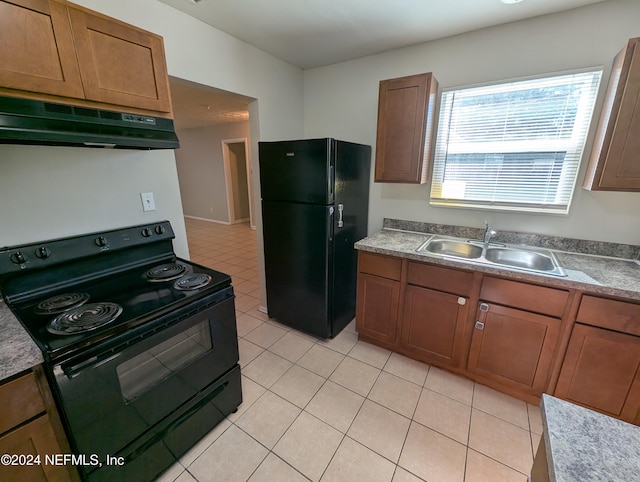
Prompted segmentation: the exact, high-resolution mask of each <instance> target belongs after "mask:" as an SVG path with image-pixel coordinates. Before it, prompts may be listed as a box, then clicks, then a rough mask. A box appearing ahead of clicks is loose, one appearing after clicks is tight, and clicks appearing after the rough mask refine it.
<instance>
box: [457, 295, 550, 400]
mask: <svg viewBox="0 0 640 482" xmlns="http://www.w3.org/2000/svg"><path fill="white" fill-rule="evenodd" d="M476 319H477V321H476V323H475V326H474V330H473V337H472V339H471V348H470V350H469V360H468V365H467V369H468V370H469V371H470V372H472V373H477V374H479V375H482V376H484V377H487V378H489V379H491V380H495V381H497V382H499V383H504V384H507V385H510V386H512V387H513V386H515V387H519V388H521V389H522V390H524V391H525V392H528V393H531V394H536V395H541V394H542V392H543V391H544V389H545V388H546V386H547V382H548V377H549V374H550V370H551V364H552V361H553V355H554V350H555V348H556V344H557V341H558V336H559V333H560V324H561V322H560V320H558V319H556V318H552V317H549V316H545V315H539V314H536V313H530V312H528V311H523V310H518V309H514V308H508V307H506V306H500V305H495V304H488V303H480V306H479V308H478V312H477V317H476Z"/></svg>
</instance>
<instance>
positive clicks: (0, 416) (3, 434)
mask: <svg viewBox="0 0 640 482" xmlns="http://www.w3.org/2000/svg"><path fill="white" fill-rule="evenodd" d="M0 407H2V410H1V411H0V454H8V455H9V456H14V457H15V462H16V463H15V464H4V463H3V465H2V466H0V480H3V481H4V480H7V481H14V480H15V481H20V482H54V481H55V482H70V481H72V480H73V481H77V480H78V473H77V472H76V471H75V469H73V468H71V467H70V466H69V467H67V466H65V465H57V464H54V463H47V461H46V456H47V455H49V456H52V455H57V454H65V453H70V449H69V446H68V443H67V441H66V438H65V436H64V432H63V429H62V426H61V424H60V420H59V417H58V415H57V412H56V411H55V406H54V405H53V399H52V396H51V393H50V392H49V389H48V387H47V386H46V380H45V378H44V374H43V373H42V370H40V369H35V370H34V371H32V372H28V373H26V374H24V375H22V376H20V377H17V378H14V379H12V380H10V381H8V382H6V383H4V384H2V385H0Z"/></svg>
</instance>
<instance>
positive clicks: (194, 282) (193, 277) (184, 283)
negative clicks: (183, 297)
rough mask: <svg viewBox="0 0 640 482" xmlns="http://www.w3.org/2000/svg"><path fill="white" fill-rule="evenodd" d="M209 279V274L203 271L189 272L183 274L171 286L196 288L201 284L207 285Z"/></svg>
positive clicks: (180, 288)
mask: <svg viewBox="0 0 640 482" xmlns="http://www.w3.org/2000/svg"><path fill="white" fill-rule="evenodd" d="M210 281H211V276H209V275H208V274H204V273H191V274H187V275H185V276H183V277H182V278H180V279H179V280H178V281H176V282H175V283H173V287H174V288H175V289H177V290H183V291H187V290H197V289H198V288H202V287H203V286H207V285H208V284H209V282H210Z"/></svg>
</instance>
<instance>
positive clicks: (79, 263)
mask: <svg viewBox="0 0 640 482" xmlns="http://www.w3.org/2000/svg"><path fill="white" fill-rule="evenodd" d="M172 238H173V231H172V230H171V226H170V225H169V223H168V222H163V223H159V224H157V225H155V226H153V225H152V226H134V227H131V228H123V229H119V230H113V231H108V232H105V233H93V234H90V235H83V236H78V237H75V238H66V239H64V240H53V241H48V242H43V243H36V244H33V245H25V246H20V247H14V248H6V249H4V250H0V287H1V289H2V294H3V296H4V297H5V300H6V301H7V304H8V306H9V307H10V308H11V309H12V311H13V313H14V314H15V315H16V317H17V318H18V319H19V320H20V322H21V323H22V325H23V326H24V327H25V329H26V330H27V331H28V332H29V334H30V335H31V336H32V338H33V339H34V340H35V341H36V343H37V344H38V345H39V346H40V348H41V349H42V351H43V354H44V356H45V358H47V359H50V360H51V359H54V358H57V357H60V356H62V355H65V354H69V353H71V352H76V351H77V350H78V349H81V348H84V347H88V346H93V345H95V344H96V343H99V342H101V341H102V340H105V339H107V338H108V337H111V336H113V335H116V334H119V333H122V332H124V331H126V330H127V329H130V328H133V327H136V326H139V325H141V324H143V323H146V322H148V321H150V320H153V319H156V318H158V317H160V316H163V315H164V314H166V313H170V312H171V311H173V310H176V309H178V308H181V307H183V306H186V305H188V304H189V303H190V302H192V301H194V300H198V299H200V298H203V297H206V296H208V295H210V294H212V293H215V292H218V291H220V290H222V289H223V288H225V287H227V286H229V285H230V284H231V278H230V277H229V276H228V275H226V274H224V273H220V272H218V271H215V270H212V269H210V268H207V267H204V266H201V265H198V264H195V263H191V262H189V261H186V260H184V259H181V258H178V257H176V256H175V254H174V253H173V246H172V244H171V241H170V239H172ZM105 247H106V249H105ZM16 253H18V254H16ZM30 253H35V256H30ZM42 253H48V255H47V256H45V257H41V256H39V254H42ZM65 330H70V333H65Z"/></svg>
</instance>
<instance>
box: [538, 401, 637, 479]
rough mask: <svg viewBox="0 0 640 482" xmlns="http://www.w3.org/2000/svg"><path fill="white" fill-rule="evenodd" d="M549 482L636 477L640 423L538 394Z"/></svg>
mask: <svg viewBox="0 0 640 482" xmlns="http://www.w3.org/2000/svg"><path fill="white" fill-rule="evenodd" d="M540 408H541V411H542V422H543V432H544V435H543V437H544V442H545V445H546V447H545V448H546V453H547V463H548V466H549V479H550V481H551V482H575V481H578V480H579V481H580V482H603V481H632V480H638V474H639V472H640V427H636V426H635V425H631V424H629V423H626V422H622V421H620V420H617V419H615V418H611V417H608V416H606V415H603V414H601V413H598V412H594V411H593V410H589V409H587V408H583V407H580V406H578V405H574V404H573V403H569V402H565V401H564V400H560V399H558V398H555V397H552V396H549V395H546V394H544V395H542V400H541V402H540Z"/></svg>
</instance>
